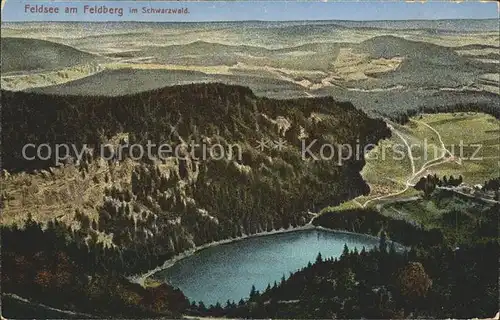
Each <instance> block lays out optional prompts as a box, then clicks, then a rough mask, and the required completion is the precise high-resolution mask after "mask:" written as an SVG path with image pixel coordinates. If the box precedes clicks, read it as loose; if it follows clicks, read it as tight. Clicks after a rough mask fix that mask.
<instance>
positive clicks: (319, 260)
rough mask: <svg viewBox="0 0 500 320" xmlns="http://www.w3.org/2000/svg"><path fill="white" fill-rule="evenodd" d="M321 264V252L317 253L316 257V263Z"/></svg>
mask: <svg viewBox="0 0 500 320" xmlns="http://www.w3.org/2000/svg"><path fill="white" fill-rule="evenodd" d="M321 262H323V257H322V256H321V252H318V255H317V256H316V263H321Z"/></svg>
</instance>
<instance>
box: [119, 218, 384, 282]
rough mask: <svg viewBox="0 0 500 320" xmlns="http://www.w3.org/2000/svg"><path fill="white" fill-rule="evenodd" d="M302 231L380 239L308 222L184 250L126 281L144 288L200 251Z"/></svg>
mask: <svg viewBox="0 0 500 320" xmlns="http://www.w3.org/2000/svg"><path fill="white" fill-rule="evenodd" d="M313 220H314V219H313ZM304 230H321V231H328V232H334V233H344V234H352V235H362V236H366V237H369V238H372V239H376V240H378V239H380V238H379V237H377V236H374V235H371V234H364V233H356V232H351V231H347V230H339V229H330V228H326V227H322V226H315V225H313V224H312V221H310V222H309V223H307V224H305V225H303V226H299V227H291V228H288V229H284V228H281V229H277V230H271V231H263V232H258V233H254V234H249V235H246V234H244V235H242V236H240V237H237V238H229V239H225V240H219V241H213V242H209V243H206V244H204V245H201V246H197V247H194V248H192V249H190V250H186V251H184V252H181V253H179V254H177V255H175V256H173V257H172V258H170V259H168V260H166V261H165V262H164V263H163V264H162V265H160V266H158V267H156V268H154V269H152V270H150V271H147V272H145V273H143V274H139V275H133V276H129V277H127V279H128V280H129V281H130V282H132V283H136V284H140V285H141V286H143V287H145V286H146V285H145V282H146V279H148V278H150V277H151V276H153V275H154V274H156V273H158V272H160V271H163V270H165V269H168V268H170V267H172V266H173V265H174V264H175V263H177V262H179V261H180V260H182V259H185V258H188V257H190V256H192V255H194V254H196V253H197V252H200V251H202V250H205V249H208V248H212V247H216V246H220V245H224V244H230V243H234V242H238V241H242V240H247V239H251V238H257V237H266V236H272V235H277V234H283V233H290V232H299V231H304Z"/></svg>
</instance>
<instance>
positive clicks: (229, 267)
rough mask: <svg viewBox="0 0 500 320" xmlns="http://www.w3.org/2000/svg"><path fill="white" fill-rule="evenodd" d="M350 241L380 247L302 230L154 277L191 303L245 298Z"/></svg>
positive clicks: (217, 250) (212, 252) (202, 255)
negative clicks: (178, 292) (179, 291)
mask: <svg viewBox="0 0 500 320" xmlns="http://www.w3.org/2000/svg"><path fill="white" fill-rule="evenodd" d="M344 244H347V246H348V247H349V249H350V250H354V248H355V247H356V248H358V250H361V249H362V248H363V247H365V248H366V249H367V250H368V249H372V248H373V247H374V246H377V245H378V239H376V238H373V237H369V236H365V235H357V234H349V233H342V232H332V231H326V230H315V229H311V230H300V231H294V232H288V233H279V234H273V235H267V236H262V237H252V238H247V239H244V240H241V241H235V242H232V243H228V244H223V245H219V246H214V247H210V248H207V249H204V250H201V251H198V252H197V253H195V254H193V255H192V256H189V257H186V258H184V259H182V260H180V261H178V262H176V263H175V264H174V265H173V266H172V267H170V268H168V269H165V270H162V271H160V272H158V273H157V274H156V275H155V276H154V278H155V279H160V280H163V281H166V282H168V283H170V284H171V285H173V286H176V287H178V288H180V289H181V290H182V291H183V292H184V294H185V295H186V296H187V297H188V298H189V300H191V301H196V302H198V301H203V302H204V303H205V305H207V306H208V305H210V304H215V303H216V302H220V303H222V304H225V302H226V301H227V300H228V299H229V300H234V301H235V302H238V301H239V300H240V299H241V298H247V297H248V295H249V293H250V289H251V287H252V285H255V287H256V289H257V290H260V291H262V290H264V289H265V288H266V287H267V284H268V283H271V285H272V283H273V282H274V281H277V282H279V281H280V279H281V277H282V276H283V275H285V276H286V277H287V278H288V276H289V273H290V272H295V271H297V270H298V269H301V268H302V267H304V266H306V265H307V263H308V262H309V261H311V262H314V261H315V259H316V256H317V255H318V253H319V252H321V254H322V256H323V257H324V258H328V257H339V256H340V255H341V254H342V251H343V249H344Z"/></svg>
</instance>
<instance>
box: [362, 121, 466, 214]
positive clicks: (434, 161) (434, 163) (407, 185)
mask: <svg viewBox="0 0 500 320" xmlns="http://www.w3.org/2000/svg"><path fill="white" fill-rule="evenodd" d="M410 121H413V122H416V123H419V124H421V125H424V126H425V127H427V128H429V129H430V130H432V131H433V132H434V133H435V134H436V136H437V137H438V139H439V143H440V144H441V149H442V150H443V153H442V155H441V156H440V157H438V158H435V159H431V160H429V161H427V162H425V163H424V164H423V165H422V167H421V168H420V169H419V170H418V171H417V170H416V168H415V161H414V157H413V152H412V150H411V147H410V144H409V143H408V140H406V138H405V137H404V136H403V135H402V134H401V133H400V132H399V131H398V130H397V129H396V128H394V126H393V125H392V124H390V123H389V122H390V120H387V119H386V123H387V127H388V128H389V129H391V131H392V132H393V133H394V134H396V135H397V136H398V137H399V138H400V139H401V140H402V141H403V143H404V144H405V146H406V148H407V150H408V157H409V158H410V163H411V171H412V174H411V175H410V177H409V178H408V179H407V180H406V183H405V188H404V189H402V190H400V191H397V192H393V193H390V194H386V195H382V196H378V197H376V198H373V199H369V200H367V201H366V202H365V203H363V204H361V203H360V202H359V201H357V200H353V202H354V203H355V204H357V205H358V206H360V207H361V208H366V207H367V205H368V204H369V203H371V202H373V201H378V200H383V199H387V198H391V197H395V196H398V195H401V194H403V193H405V192H406V191H407V190H408V189H409V188H410V187H413V186H414V184H413V181H414V180H415V179H416V178H418V177H419V176H420V175H421V174H422V173H424V172H425V171H426V170H428V169H429V168H432V167H435V166H438V165H441V164H444V163H447V162H450V161H455V162H456V163H458V164H462V161H461V159H458V160H457V159H455V157H454V155H453V153H452V152H451V151H450V150H448V149H447V148H446V145H445V144H444V141H443V139H442V136H441V133H439V131H437V130H436V129H434V128H433V127H432V126H430V125H428V124H427V123H425V122H422V121H417V120H410ZM447 155H448V156H449V157H447Z"/></svg>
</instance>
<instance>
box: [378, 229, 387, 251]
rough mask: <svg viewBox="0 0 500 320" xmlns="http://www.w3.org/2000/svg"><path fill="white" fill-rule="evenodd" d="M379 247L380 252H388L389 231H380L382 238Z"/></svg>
mask: <svg viewBox="0 0 500 320" xmlns="http://www.w3.org/2000/svg"><path fill="white" fill-rule="evenodd" d="M378 249H379V250H380V252H384V253H385V252H387V233H386V232H385V231H382V232H381V233H380V240H379V243H378Z"/></svg>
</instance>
